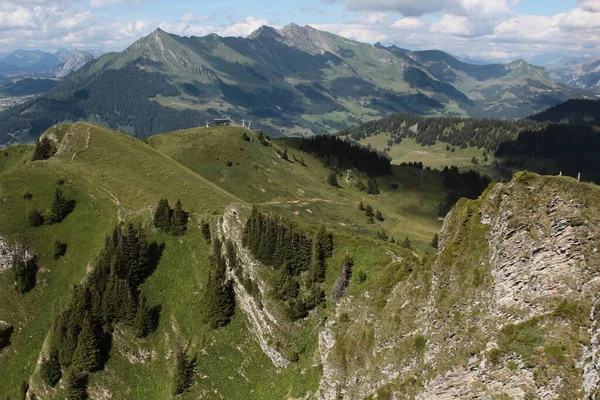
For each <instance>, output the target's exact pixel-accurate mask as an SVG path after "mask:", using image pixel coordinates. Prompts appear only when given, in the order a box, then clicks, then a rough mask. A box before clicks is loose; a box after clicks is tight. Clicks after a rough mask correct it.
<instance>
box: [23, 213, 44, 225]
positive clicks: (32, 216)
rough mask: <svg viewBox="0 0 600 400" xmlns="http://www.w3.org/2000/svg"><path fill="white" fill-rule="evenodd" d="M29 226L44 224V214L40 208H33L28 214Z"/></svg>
mask: <svg viewBox="0 0 600 400" xmlns="http://www.w3.org/2000/svg"><path fill="white" fill-rule="evenodd" d="M27 222H28V223H29V226H33V227H38V226H42V225H44V216H43V215H42V213H41V212H39V211H38V210H31V211H29V214H27Z"/></svg>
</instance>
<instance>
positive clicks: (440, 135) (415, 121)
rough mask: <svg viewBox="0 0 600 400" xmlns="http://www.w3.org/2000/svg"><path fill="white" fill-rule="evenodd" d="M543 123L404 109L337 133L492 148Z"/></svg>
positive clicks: (389, 144)
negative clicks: (420, 113)
mask: <svg viewBox="0 0 600 400" xmlns="http://www.w3.org/2000/svg"><path fill="white" fill-rule="evenodd" d="M542 126H543V124H541V123H538V122H535V121H529V120H520V121H504V120H494V119H483V118H453V117H422V116H418V115H412V114H402V113H400V114H392V115H390V116H388V117H385V118H382V119H378V120H374V121H369V122H366V123H364V124H362V125H358V126H354V127H351V128H348V129H346V130H343V131H341V132H339V133H338V134H337V135H338V136H347V137H349V138H351V139H353V140H355V141H358V140H361V139H364V138H367V137H370V136H374V135H378V134H381V133H385V134H389V135H390V140H389V142H388V146H390V147H391V146H393V145H395V144H398V143H400V142H401V141H402V139H403V138H412V139H415V141H416V142H417V143H418V144H420V145H422V146H428V145H434V144H436V142H437V141H441V142H445V143H449V144H450V145H451V146H454V147H460V148H463V149H464V148H467V147H478V148H484V149H486V150H487V151H490V152H492V151H495V150H496V149H497V148H498V145H499V144H500V143H503V142H506V141H508V140H511V139H514V138H516V137H517V135H518V134H519V133H520V132H522V131H525V130H528V131H535V130H538V129H541V127H542Z"/></svg>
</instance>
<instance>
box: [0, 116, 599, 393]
mask: <svg viewBox="0 0 600 400" xmlns="http://www.w3.org/2000/svg"><path fill="white" fill-rule="evenodd" d="M242 133H246V135H247V136H249V140H244V138H243V137H242ZM45 137H47V138H48V139H49V140H52V141H53V142H55V143H56V145H57V148H58V152H57V153H56V155H54V156H52V157H51V158H50V159H48V160H46V161H33V162H32V161H29V160H30V157H31V152H32V150H33V148H32V147H31V146H18V147H9V148H8V150H7V155H5V156H4V158H5V159H4V160H2V161H0V200H1V201H2V204H3V207H2V208H0V217H1V218H0V248H1V249H2V250H3V251H2V252H0V290H2V293H3V294H4V297H3V300H4V301H3V302H2V303H1V304H0V318H1V319H2V321H5V322H7V323H9V324H11V325H12V326H13V327H14V331H13V332H12V334H11V335H10V340H9V344H8V346H6V347H4V348H2V349H0V372H1V373H2V376H3V378H4V379H2V380H0V395H2V396H5V395H9V396H10V397H11V398H13V397H18V396H21V395H22V392H21V387H22V382H26V383H27V384H28V385H25V387H26V388H27V389H26V391H27V392H28V394H29V395H30V396H31V395H35V396H37V397H43V398H48V399H59V398H64V397H66V393H65V392H66V390H65V389H66V382H67V379H66V377H63V378H62V380H61V381H60V383H58V384H57V385H56V387H55V388H51V387H50V386H48V385H46V384H45V383H44V382H43V380H42V378H41V376H42V375H41V370H40V366H39V364H38V360H40V361H41V360H44V359H45V358H46V357H47V352H48V343H49V342H50V341H51V339H52V337H51V335H50V332H51V325H52V320H53V314H54V312H57V310H64V308H65V307H67V304H68V299H69V297H70V296H69V289H70V288H71V287H72V285H79V284H81V282H83V284H87V282H89V280H90V279H91V278H90V271H92V270H93V267H94V265H96V264H97V263H100V261H99V259H98V258H97V256H98V254H99V252H100V250H101V249H102V248H103V246H104V245H105V243H106V242H105V236H106V235H107V234H110V233H111V231H112V228H113V227H114V226H115V225H116V224H119V223H121V222H123V223H125V224H127V223H130V222H131V223H134V224H140V225H141V226H142V227H143V228H144V231H145V235H146V236H147V239H148V240H149V241H155V242H156V245H157V246H158V248H159V249H162V250H161V253H160V256H158V257H157V262H156V266H155V269H154V270H153V272H152V274H151V275H150V276H149V278H148V279H147V280H146V281H145V282H144V283H143V284H142V285H141V287H140V290H141V292H142V293H143V294H144V295H145V297H146V298H147V299H148V301H149V302H150V304H152V305H153V306H154V305H160V309H159V310H160V311H159V316H158V326H157V327H156V330H155V331H154V332H151V333H150V334H149V335H148V336H146V337H144V338H138V337H136V334H135V332H134V330H133V329H131V327H129V326H127V325H126V324H121V323H119V324H116V325H115V326H114V328H113V329H112V331H111V337H112V341H111V344H110V350H109V351H110V357H109V358H108V361H107V362H106V364H105V365H104V366H103V368H102V369H101V370H100V371H97V372H93V373H91V374H90V375H89V382H88V383H87V392H88V394H89V396H90V398H107V397H111V396H112V397H113V398H117V397H120V396H121V395H123V396H125V397H127V398H128V399H164V398H170V397H172V396H173V391H174V380H175V378H174V375H175V364H176V363H175V359H176V358H177V356H176V352H177V348H181V347H183V348H185V349H186V350H187V353H188V355H189V357H190V359H192V360H194V363H193V366H194V368H193V370H192V371H191V372H190V376H191V386H190V387H189V388H188V389H186V390H185V391H184V393H183V394H181V395H179V396H178V398H183V399H188V398H189V399H196V398H213V397H214V398H227V399H248V398H253V399H254V398H256V399H273V398H282V399H283V398H285V399H292V398H313V397H314V398H318V399H327V400H329V399H338V398H343V399H354V398H368V397H372V398H417V399H437V398H461V397H468V396H476V397H480V398H502V397H506V396H511V397H514V398H519V399H525V398H532V397H542V396H549V397H562V398H569V399H571V398H573V399H584V398H594V396H596V395H597V393H598V388H599V381H600V378H599V377H598V374H597V366H598V362H599V361H598V360H600V348H599V347H598V337H599V336H598V335H600V321H599V320H598V307H599V306H600V298H599V297H598V293H599V291H600V287H599V286H598V285H600V269H598V265H600V259H599V257H600V256H599V254H598V252H597V248H596V247H597V239H596V238H597V237H598V235H599V234H600V232H598V229H599V228H598V226H600V221H599V220H598V215H600V201H599V199H600V196H599V195H600V189H599V188H598V186H595V185H591V184H585V183H580V182H577V181H576V180H574V179H572V178H567V177H541V176H538V175H535V174H532V173H519V174H517V175H516V176H515V177H514V178H513V179H512V180H510V181H509V182H506V183H497V184H493V185H491V186H490V187H489V188H488V189H487V190H486V192H485V193H484V194H483V195H482V196H481V197H480V198H479V199H477V200H471V201H469V200H466V199H464V200H461V201H460V202H459V203H458V204H457V205H456V207H455V208H454V209H453V210H452V211H451V213H450V214H449V215H448V216H447V217H446V218H445V220H444V224H443V227H442V228H441V232H439V238H440V240H439V243H438V250H437V254H436V255H434V254H433V248H427V247H425V246H423V243H420V244H419V242H420V239H419V235H418V234H416V233H415V232H418V227H415V225H416V223H417V222H418V221H419V220H421V221H429V222H430V226H431V227H435V231H437V230H438V229H439V228H440V225H439V223H438V222H437V218H436V216H435V213H433V212H432V211H431V210H430V209H429V208H430V206H429V204H430V203H431V202H432V201H434V200H435V198H431V196H435V195H434V194H433V193H434V192H437V193H438V196H439V194H440V193H439V192H440V189H439V185H440V180H439V179H438V178H439V177H437V176H436V175H435V174H431V175H429V174H425V175H423V176H424V178H423V180H422V181H421V179H420V176H422V175H421V174H422V172H421V171H420V170H418V169H416V168H408V167H406V168H403V169H400V167H399V170H396V171H394V174H393V178H394V180H396V181H397V183H398V184H399V189H400V190H393V189H392V188H390V189H388V187H387V186H384V185H383V182H385V180H380V178H379V177H378V178H377V179H378V180H379V181H380V184H381V192H382V193H381V194H379V195H366V194H361V193H359V192H358V190H355V188H353V186H352V184H351V183H350V182H345V177H343V176H342V174H340V175H339V176H338V180H339V182H340V185H339V186H341V187H337V188H335V187H333V186H332V185H330V184H329V183H328V182H327V180H325V179H324V178H325V176H326V173H327V171H328V168H326V167H325V166H324V165H323V162H322V161H321V160H319V159H317V158H315V157H313V156H311V155H310V154H301V153H299V152H298V151H297V150H296V141H297V140H289V139H284V140H281V141H279V140H277V141H274V142H271V143H270V144H271V145H270V146H269V145H264V144H263V143H260V142H259V138H258V136H257V135H254V134H251V133H249V132H248V131H243V130H241V129H240V128H233V127H229V128H210V129H197V130H188V131H182V132H173V133H170V134H167V135H161V136H157V137H154V138H152V139H150V140H149V144H150V145H148V144H146V143H144V142H143V141H140V140H136V139H133V138H131V137H128V136H126V135H125V134H122V133H118V132H114V131H110V130H107V129H105V128H100V127H98V126H94V125H90V124H84V123H79V124H73V125H71V124H66V125H61V126H57V127H54V128H52V129H51V130H49V131H48V132H47V133H46V134H45ZM219 143H220V144H221V145H220V146H219ZM267 144H269V143H268V141H267ZM285 144H287V145H288V152H289V156H290V157H291V159H292V162H290V161H286V160H284V159H282V158H280V157H279V156H278V155H277V153H276V151H277V150H280V151H281V150H282V148H281V147H280V146H283V145H285ZM278 147H279V148H278ZM167 154H168V155H169V156H168V155H167ZM293 155H296V157H304V158H305V163H306V164H307V165H306V166H303V165H301V164H300V163H299V162H295V161H293V160H294V158H293ZM171 157H172V158H171ZM174 158H175V159H178V160H179V161H180V162H177V161H175V160H174ZM227 161H231V164H230V165H231V166H228V163H227ZM238 162H239V164H240V165H237V163H238ZM183 164H185V165H183ZM400 170H401V171H404V172H405V173H404V174H400V173H399V171H400ZM408 171H414V175H413V173H411V172H408ZM357 176H361V175H360V174H359V173H358V172H356V171H353V172H352V175H351V179H354V178H355V177H357ZM351 182H352V181H351ZM305 185H306V187H305ZM418 185H421V187H419V186H418ZM56 187H59V188H61V190H62V191H63V193H64V194H65V196H66V197H67V198H69V199H74V200H76V205H75V208H74V209H73V212H72V213H71V214H70V215H68V216H67V217H66V218H65V219H64V220H63V221H62V222H60V223H54V224H44V225H42V226H39V227H32V226H30V225H29V224H28V223H27V220H28V218H27V212H28V211H29V210H31V209H33V208H36V209H39V210H45V209H46V207H48V205H49V204H51V201H52V198H53V196H54V195H53V193H54V190H55V188H56ZM271 187H272V192H269V189H271ZM426 187H429V189H430V190H431V192H429V191H428V190H427V189H426ZM224 188H225V189H227V190H230V191H231V192H234V193H235V195H234V194H230V193H228V192H226V191H225V190H224ZM261 188H262V189H264V192H263V191H262V190H261ZM298 189H302V190H303V191H305V193H303V192H301V191H299V190H298ZM26 193H29V196H25V194H26ZM315 195H318V196H322V197H321V198H322V199H323V200H330V201H332V202H331V203H329V204H328V209H326V208H316V207H317V203H319V202H317V201H315V202H311V201H310V199H307V198H306V197H308V196H315ZM261 196H263V197H262V200H261ZM272 196H273V197H275V200H277V201H269V199H271V198H272ZM163 197H164V198H168V199H169V201H170V202H171V203H174V201H175V200H176V199H177V198H180V199H181V200H182V202H183V207H184V208H185V209H186V210H188V211H189V212H190V217H191V220H190V223H189V224H188V230H187V232H185V234H184V235H182V236H172V235H170V234H167V233H165V232H163V231H162V230H160V229H157V228H156V227H155V225H154V224H153V221H152V216H153V212H154V211H155V207H156V205H157V203H158V200H159V199H160V198H163ZM361 197H364V201H365V203H367V202H370V203H372V204H373V205H374V206H376V207H377V208H379V207H381V209H383V210H384V217H385V221H383V222H380V221H377V222H375V221H374V225H376V226H377V227H385V228H386V229H391V228H390V227H392V226H395V225H399V226H401V227H402V228H401V230H402V231H404V232H407V233H408V232H410V234H409V235H410V237H411V239H415V240H414V242H415V243H417V245H416V246H414V247H413V248H410V247H411V246H410V245H398V244H396V243H391V242H389V241H384V240H374V239H373V238H371V237H369V236H368V235H365V233H367V234H370V233H371V230H370V229H371V228H367V226H369V225H371V224H370V223H369V222H368V220H367V218H366V217H365V215H364V213H363V212H360V211H359V210H358V208H357V207H356V208H354V207H352V204H351V203H353V202H355V201H356V200H358V199H360V198H361ZM411 197H415V201H413V200H411ZM297 200H299V202H298V203H296V201H297ZM334 201H337V202H339V203H344V202H347V204H337V203H333V202H334ZM256 202H261V203H262V204H261V209H263V210H264V211H274V212H276V213H278V214H284V215H287V216H289V217H290V218H291V219H292V220H293V222H292V221H287V220H278V219H277V218H275V217H271V218H272V219H269V218H267V217H266V216H263V218H265V219H263V220H262V221H265V222H266V223H265V224H264V225H263V228H264V231H265V232H267V233H268V232H272V231H273V230H275V231H277V232H281V233H282V235H283V233H285V232H286V230H285V229H283V230H282V228H281V226H280V225H279V224H282V225H284V226H287V227H293V228H294V232H305V234H307V235H310V237H314V238H315V240H317V239H316V238H318V237H319V232H321V231H320V230H319V225H321V224H324V225H325V226H326V227H327V231H326V233H330V234H331V235H332V237H333V242H332V244H333V250H332V252H331V255H330V257H327V258H326V262H325V271H324V272H325V274H324V277H323V278H322V279H323V281H322V283H319V284H318V285H320V286H319V287H321V288H322V289H323V292H322V293H323V294H322V296H323V297H322V302H321V303H320V305H319V306H318V307H315V308H314V309H312V310H310V312H309V313H308V316H306V317H301V318H297V319H295V320H291V319H290V318H289V316H286V315H287V314H286V305H285V304H283V303H282V302H281V301H280V300H278V298H277V294H276V293H274V291H275V289H276V288H277V287H279V286H278V285H279V283H278V278H277V277H278V276H279V274H280V273H281V271H286V273H287V268H283V267H284V265H286V264H285V263H284V264H283V265H280V266H277V265H271V264H269V263H266V262H261V261H259V260H260V259H264V258H265V254H260V253H257V252H255V251H254V250H253V249H252V248H253V245H252V244H251V243H249V240H250V239H248V238H247V239H244V237H245V236H247V235H248V233H246V234H245V233H244V232H245V231H247V232H250V231H251V229H246V228H245V227H246V224H247V222H248V221H249V219H248V218H249V217H251V216H253V215H254V216H256V215H257V212H256V211H253V210H252V207H251V206H250V204H252V203H256ZM302 202H305V203H307V204H303V205H301V204H300V203H302ZM398 203H400V205H398ZM346 205H347V207H346ZM313 207H315V208H313ZM384 207H385V208H384ZM308 209H310V210H311V211H312V212H314V213H315V214H316V215H315V216H314V219H313V217H312V216H309V214H311V212H309V211H308ZM315 210H318V211H315ZM351 213H355V215H354V217H353V218H354V220H355V221H356V222H355V223H356V225H358V229H354V227H345V226H343V225H341V224H339V222H340V221H339V220H338V219H336V215H340V216H341V217H342V218H346V217H348V216H350V215H351ZM386 214H387V215H386ZM416 216H418V217H416ZM403 220H408V221H403ZM201 221H207V222H208V224H209V226H210V227H211V236H212V238H213V239H215V238H219V239H221V240H223V242H225V243H228V244H227V245H226V246H225V249H224V250H222V256H223V259H226V272H225V273H226V275H227V278H228V279H230V280H231V282H232V290H233V293H234V295H235V302H236V309H235V314H234V316H233V318H232V320H231V323H229V324H228V325H226V326H225V327H221V328H216V329H213V328H211V327H210V326H209V325H208V324H207V323H205V322H204V320H203V312H204V311H203V310H204V307H205V298H206V297H205V296H204V293H205V292H206V290H207V287H209V285H207V282H209V281H210V279H211V278H210V277H211V274H212V273H213V272H214V262H215V261H214V260H215V259H217V258H220V257H216V254H213V256H212V257H210V253H211V250H210V247H211V245H209V244H208V243H207V241H206V239H205V238H204V237H203V234H202V229H201V227H200V225H201ZM274 221H280V222H279V223H278V222H274ZM342 222H344V221H342ZM386 224H387V225H386ZM250 226H251V225H250ZM379 229H381V228H379ZM411 229H412V230H411ZM259 230H260V228H259ZM288 232H289V231H288ZM430 232H432V231H430ZM284 236H285V235H284ZM325 236H328V235H325ZM55 239H57V240H61V241H65V242H66V243H68V248H67V252H66V254H65V255H64V256H63V257H62V258H59V259H58V260H57V259H55V258H54V257H53V255H54V253H55V251H54V243H53V242H54V240H55ZM277 240H278V241H281V242H285V241H286V239H285V238H284V237H278V239H277ZM109 242H110V241H109ZM294 243H295V244H296V245H295V247H293V248H292V249H291V253H301V252H302V251H305V250H306V248H305V247H304V246H302V245H301V243H299V242H296V241H295V240H294ZM319 243H320V242H319ZM16 244H19V245H22V246H26V247H27V249H28V251H29V252H32V253H34V254H35V255H37V259H38V261H37V262H38V267H39V268H38V271H37V279H36V285H35V287H34V288H33V289H32V290H31V291H29V292H28V293H26V294H24V295H22V294H17V293H16V292H15V290H14V282H13V272H14V271H13V270H12V266H11V264H12V261H11V260H10V259H11V257H10V255H11V251H13V250H14V246H15V245H16ZM271 245H273V243H271ZM268 246H269V245H268V243H267V244H266V247H268ZM279 249H280V250H281V248H279ZM313 250H314V253H316V254H318V253H319V251H321V250H319V247H317V246H315V248H314V249H313ZM323 251H325V250H323ZM268 255H269V254H267V256H268ZM315 257H316V256H315ZM348 257H351V259H352V262H349V261H348ZM211 260H212V262H213V266H212V267H211ZM311 260H313V261H314V260H316V258H313V259H311ZM114 262H115V263H116V262H117V261H114ZM115 268H116V267H115ZM349 268H350V270H348V269H349ZM344 271H345V272H344ZM307 272H308V271H307ZM298 278H299V279H298V280H297V281H295V282H296V283H299V284H301V287H302V290H307V288H306V287H305V284H304V280H310V279H311V278H310V274H305V275H301V276H300V277H298ZM294 279H295V278H294ZM339 282H342V283H339ZM334 288H335V290H334ZM292 291H293V290H292ZM334 294H335V296H334ZM304 296H306V293H303V292H296V297H298V298H304ZM338 296H340V297H338ZM84 303H85V302H84ZM0 326H5V325H4V324H3V323H1V322H0ZM64 372H65V373H66V372H67V370H66V369H65V371H64Z"/></svg>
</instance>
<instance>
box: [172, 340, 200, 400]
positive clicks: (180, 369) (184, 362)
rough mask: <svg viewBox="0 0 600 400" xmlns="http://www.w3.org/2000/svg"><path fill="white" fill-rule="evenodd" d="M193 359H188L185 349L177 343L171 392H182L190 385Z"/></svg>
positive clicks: (193, 364) (177, 393) (193, 365)
mask: <svg viewBox="0 0 600 400" xmlns="http://www.w3.org/2000/svg"><path fill="white" fill-rule="evenodd" d="M194 367H195V360H193V359H192V360H190V359H189V357H188V355H187V349H186V348H184V347H183V346H182V345H181V344H180V343H177V349H176V350H175V371H174V373H173V394H174V395H175V396H177V395H180V394H182V393H183V392H185V391H186V390H187V389H188V388H189V387H190V386H191V385H192V378H193V376H194V375H193V374H194Z"/></svg>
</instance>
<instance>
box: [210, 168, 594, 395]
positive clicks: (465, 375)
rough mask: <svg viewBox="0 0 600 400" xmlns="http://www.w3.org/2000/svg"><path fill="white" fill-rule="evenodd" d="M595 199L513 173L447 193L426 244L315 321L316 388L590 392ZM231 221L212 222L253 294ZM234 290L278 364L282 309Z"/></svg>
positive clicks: (586, 189) (248, 264) (331, 391)
mask: <svg viewBox="0 0 600 400" xmlns="http://www.w3.org/2000/svg"><path fill="white" fill-rule="evenodd" d="M599 200H600V190H599V189H598V187H597V186H593V185H588V184H584V183H579V182H577V181H576V180H574V179H571V178H564V177H540V176H537V175H534V174H531V173H521V174H518V175H517V176H515V178H514V179H513V180H512V181H510V182H508V183H498V184H495V185H493V186H491V187H490V188H489V189H488V190H487V191H486V192H485V193H484V195H482V197H481V198H480V199H479V200H475V201H467V200H462V201H460V202H459V204H458V205H457V206H456V207H455V209H454V210H453V211H452V212H451V213H450V214H449V215H448V216H447V217H446V220H445V223H444V227H443V229H442V232H441V235H440V245H439V251H438V254H437V256H436V257H428V258H427V257H420V256H418V255H417V254H416V253H415V254H413V253H412V252H410V251H404V249H401V250H399V252H398V254H393V256H391V257H390V258H389V262H388V263H385V265H382V266H381V270H380V271H379V273H378V275H377V277H375V278H374V279H373V280H372V281H367V283H366V284H365V285H364V287H361V288H360V290H357V289H356V288H355V290H351V291H350V292H349V294H348V295H347V297H346V298H345V299H343V300H342V301H341V302H340V303H339V304H338V305H337V307H336V308H335V309H334V310H332V311H331V312H330V315H329V317H328V318H327V320H326V322H324V323H323V324H322V325H320V326H319V327H318V331H317V334H318V350H317V351H316V353H315V355H314V362H315V363H317V364H321V365H322V370H323V375H322V378H321V382H320V385H319V389H318V391H317V393H316V396H317V397H318V398H321V399H338V398H345V399H357V398H365V397H368V396H375V397H377V398H406V399H412V398H417V399H454V398H472V399H475V398H477V399H494V398H515V399H530V398H539V399H554V398H573V399H575V398H585V399H596V398H597V397H598V393H599V387H600V386H599V376H598V371H599V369H600V364H599V362H600V343H599V339H600V337H599V335H600V323H599V317H598V315H599V307H600V254H599V253H598V245H599V243H598V237H600V221H599V219H598V215H600V201H599ZM241 226H243V225H242V219H241V217H240V215H239V214H238V210H237V209H236V208H235V207H230V208H229V209H228V211H227V212H226V213H225V216H224V218H223V220H222V223H221V224H220V226H219V232H220V234H221V235H222V236H223V237H225V238H229V239H231V240H233V241H234V242H235V243H236V244H237V245H236V249H237V254H238V258H239V260H240V262H241V265H242V268H243V271H244V274H248V276H250V277H252V279H254V280H255V281H256V282H257V284H258V287H259V289H260V290H259V292H260V295H259V296H258V297H262V298H265V297H266V296H265V294H266V292H265V288H264V287H263V286H262V285H261V278H260V274H259V273H258V271H260V267H259V266H258V263H257V262H255V261H253V260H252V259H251V257H250V256H249V255H248V254H247V253H246V251H245V250H244V249H243V248H242V247H241V246H240V245H239V244H240V243H241V240H240V232H241ZM232 276H233V275H232ZM236 294H237V295H238V303H239V304H240V307H241V308H242V310H243V311H244V312H245V313H246V315H247V316H248V321H249V326H250V327H251V330H252V331H253V332H254V333H255V335H256V337H257V340H258V341H259V343H260V344H261V347H262V348H263V350H264V351H265V353H266V354H267V355H269V357H270V358H271V360H272V362H273V363H274V364H275V365H276V366H277V367H285V366H286V365H287V359H286V358H285V356H284V355H282V354H281V353H280V352H278V351H277V350H276V349H274V348H273V347H271V345H270V343H273V342H275V341H277V338H278V337H279V336H280V334H281V332H282V329H281V326H282V325H281V324H282V320H281V319H279V317H277V316H274V315H276V313H275V314H273V313H272V312H271V311H269V307H261V306H260V305H258V304H257V296H255V295H252V294H251V293H249V292H248V291H247V290H246V289H244V285H243V284H242V283H241V280H239V279H236ZM386 396H387V397H386Z"/></svg>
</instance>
